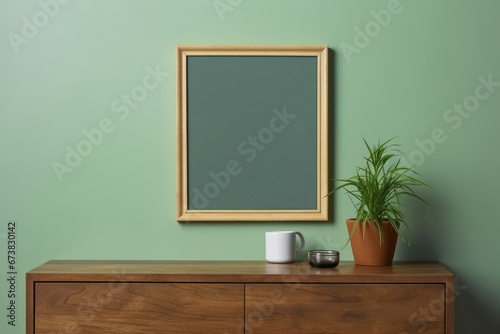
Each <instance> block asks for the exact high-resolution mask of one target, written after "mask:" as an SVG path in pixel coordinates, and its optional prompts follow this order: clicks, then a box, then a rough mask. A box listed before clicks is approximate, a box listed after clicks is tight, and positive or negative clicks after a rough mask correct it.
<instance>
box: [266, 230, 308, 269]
mask: <svg viewBox="0 0 500 334" xmlns="http://www.w3.org/2000/svg"><path fill="white" fill-rule="evenodd" d="M297 235H298V236H299V238H300V247H297V246H296V242H295V240H296V236H297ZM305 245H306V241H305V239H304V236H303V235H302V233H300V232H296V231H274V232H266V260H267V262H272V263H287V262H293V261H295V251H296V250H302V249H304V247H305Z"/></svg>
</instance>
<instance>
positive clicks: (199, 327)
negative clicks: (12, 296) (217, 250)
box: [35, 282, 244, 334]
mask: <svg viewBox="0 0 500 334" xmlns="http://www.w3.org/2000/svg"><path fill="white" fill-rule="evenodd" d="M243 294H244V288H243V285H242V284H175V283H163V284H162V283H84V282H82V283H36V287H35V319H36V320H35V333H36V334H49V333H81V334H85V333H100V334H107V333H120V334H127V333H148V334H154V333H217V334H220V333H225V332H228V333H236V331H237V328H238V325H239V324H241V321H240V322H238V319H243V312H244V310H243V298H244V295H243Z"/></svg>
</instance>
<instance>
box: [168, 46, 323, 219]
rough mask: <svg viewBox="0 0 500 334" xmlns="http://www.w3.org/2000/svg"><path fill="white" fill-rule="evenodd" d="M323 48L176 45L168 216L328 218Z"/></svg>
mask: <svg viewBox="0 0 500 334" xmlns="http://www.w3.org/2000/svg"><path fill="white" fill-rule="evenodd" d="M327 53H328V48H327V47H326V46H178V47H177V220H178V221H321V220H328V205H327V199H326V198H325V195H326V194H327V193H328V148H327V145H328V119H327V117H328V97H327V94H328V87H327V85H328V77H327V73H328V68H327V66H328V64H327V62H328V56H327Z"/></svg>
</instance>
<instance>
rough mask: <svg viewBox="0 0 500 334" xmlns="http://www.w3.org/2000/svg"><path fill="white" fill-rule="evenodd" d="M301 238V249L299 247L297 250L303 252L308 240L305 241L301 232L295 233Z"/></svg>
mask: <svg viewBox="0 0 500 334" xmlns="http://www.w3.org/2000/svg"><path fill="white" fill-rule="evenodd" d="M295 233H296V234H297V235H298V236H299V238H300V247H297V250H303V249H304V247H305V246H306V239H304V236H303V235H302V233H300V232H295Z"/></svg>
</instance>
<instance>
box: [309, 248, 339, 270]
mask: <svg viewBox="0 0 500 334" xmlns="http://www.w3.org/2000/svg"><path fill="white" fill-rule="evenodd" d="M307 258H308V260H309V264H310V265H311V267H314V268H335V267H336V266H337V265H338V264H339V259H340V255H339V252H337V251H335V250H310V251H309V252H307Z"/></svg>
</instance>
